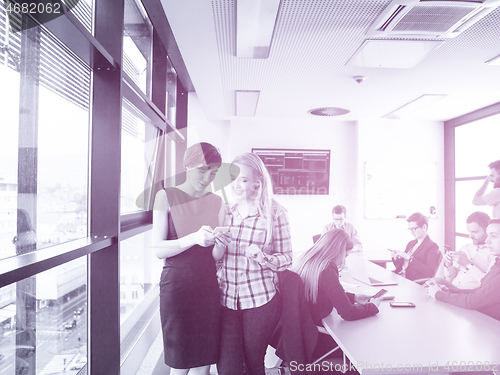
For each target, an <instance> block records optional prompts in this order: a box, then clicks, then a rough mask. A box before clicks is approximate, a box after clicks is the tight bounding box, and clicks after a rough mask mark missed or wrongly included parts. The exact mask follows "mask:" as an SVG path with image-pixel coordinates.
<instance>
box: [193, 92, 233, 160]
mask: <svg viewBox="0 0 500 375" xmlns="http://www.w3.org/2000/svg"><path fill="white" fill-rule="evenodd" d="M230 133H231V127H230V123H229V121H209V120H207V118H206V117H205V112H204V109H203V108H202V107H201V103H200V101H199V99H198V96H197V95H196V93H189V94H188V133H187V138H188V145H187V146H188V147H189V146H191V145H192V144H194V143H197V142H208V143H211V144H213V145H214V146H215V147H217V148H218V149H219V150H220V152H221V155H222V160H223V161H224V162H229V161H230V160H231V155H230V153H229V144H230V143H229V142H230Z"/></svg>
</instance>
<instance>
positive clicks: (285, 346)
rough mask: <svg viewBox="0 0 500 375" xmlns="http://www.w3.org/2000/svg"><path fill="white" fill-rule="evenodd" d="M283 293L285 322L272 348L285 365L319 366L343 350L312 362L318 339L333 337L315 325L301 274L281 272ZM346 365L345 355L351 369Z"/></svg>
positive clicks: (281, 321) (330, 351) (334, 349)
mask: <svg viewBox="0 0 500 375" xmlns="http://www.w3.org/2000/svg"><path fill="white" fill-rule="evenodd" d="M279 290H280V294H281V300H282V310H281V318H280V322H279V324H278V326H277V327H276V330H275V332H274V334H273V337H272V339H271V343H270V344H271V346H272V347H274V348H276V355H277V356H278V357H279V358H281V359H282V361H283V362H284V363H285V364H288V363H291V362H292V361H294V362H296V363H304V364H305V363H318V362H320V361H322V360H324V359H325V358H326V357H328V356H330V355H331V354H332V353H334V352H335V351H337V350H340V348H339V346H338V345H335V347H332V348H330V350H329V351H328V352H327V353H326V354H324V355H323V356H321V358H317V359H315V358H312V356H313V353H314V349H315V348H316V343H317V341H318V335H320V334H326V335H328V336H329V337H330V335H329V333H328V332H327V331H326V330H325V328H324V327H318V326H316V324H314V322H313V319H312V316H311V311H310V310H309V306H308V304H307V301H306V299H305V297H304V285H303V283H302V280H301V278H300V276H299V275H298V274H296V273H295V272H292V271H289V270H286V271H283V272H280V273H279ZM342 354H343V353H342ZM345 363H346V358H345V355H343V364H344V366H343V367H342V368H343V369H345V368H347V366H345ZM297 373H301V372H297Z"/></svg>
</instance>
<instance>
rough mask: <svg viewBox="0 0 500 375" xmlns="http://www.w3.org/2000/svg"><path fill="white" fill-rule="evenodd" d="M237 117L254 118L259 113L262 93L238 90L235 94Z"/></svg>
mask: <svg viewBox="0 0 500 375" xmlns="http://www.w3.org/2000/svg"><path fill="white" fill-rule="evenodd" d="M235 94H236V98H235V110H234V112H235V115H236V116H239V117H253V116H255V112H256V111H257V104H258V102H259V95H260V91H258V90H237V91H236V92H235Z"/></svg>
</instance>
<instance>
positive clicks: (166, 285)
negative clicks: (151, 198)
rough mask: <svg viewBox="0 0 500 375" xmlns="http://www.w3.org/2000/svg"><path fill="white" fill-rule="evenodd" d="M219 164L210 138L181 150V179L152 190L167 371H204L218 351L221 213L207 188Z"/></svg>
mask: <svg viewBox="0 0 500 375" xmlns="http://www.w3.org/2000/svg"><path fill="white" fill-rule="evenodd" d="M221 163H222V159H221V156H220V153H219V151H218V150H217V149H216V148H215V147H214V146H212V145H211V144H209V143H197V144H195V145H193V146H191V147H189V148H188V149H187V150H186V153H185V155H184V167H185V169H186V181H185V182H184V183H182V184H181V185H179V186H177V187H170V188H166V189H164V190H160V191H159V192H158V193H157V194H156V198H155V206H154V211H153V247H154V249H155V253H156V256H157V257H158V258H160V259H164V262H165V263H164V267H163V271H162V274H161V280H160V317H161V324H162V330H163V345H164V354H165V363H166V364H167V365H168V366H170V367H171V370H170V374H171V375H180V374H188V373H189V374H202V375H207V374H208V373H209V368H210V365H211V364H213V363H215V362H216V361H217V359H218V356H219V331H220V308H221V307H220V298H219V289H218V284H217V275H216V267H215V261H214V258H213V255H212V250H213V246H214V244H215V243H216V242H218V243H221V244H222V245H226V244H227V243H228V237H226V235H224V234H217V235H214V234H213V233H212V232H213V228H215V227H217V226H219V225H221V224H222V223H223V222H224V218H225V207H224V205H223V202H222V199H221V198H220V197H218V196H217V195H214V194H212V193H208V192H206V189H207V187H208V185H209V184H210V183H211V182H212V180H213V179H214V177H215V175H216V173H217V170H218V169H219V167H220V165H221Z"/></svg>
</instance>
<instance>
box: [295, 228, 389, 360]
mask: <svg viewBox="0 0 500 375" xmlns="http://www.w3.org/2000/svg"><path fill="white" fill-rule="evenodd" d="M352 247H353V242H352V241H351V239H350V238H349V235H348V234H347V233H346V232H345V231H344V230H342V229H333V230H331V231H328V232H326V233H325V234H324V235H323V236H321V237H320V239H319V240H318V241H317V242H316V243H315V244H314V245H313V247H311V248H310V249H309V250H307V251H306V252H305V253H304V254H303V255H302V257H301V258H300V259H299V260H298V261H297V262H296V263H295V264H294V266H293V268H292V270H293V271H294V272H296V273H297V274H299V276H300V278H301V279H302V282H303V283H304V296H305V299H306V300H307V302H308V304H309V309H310V310H311V315H312V318H313V321H314V323H315V324H316V325H317V326H321V320H322V319H323V318H324V317H326V316H328V315H330V313H331V312H332V311H333V309H334V308H335V309H336V310H337V312H338V314H339V315H340V316H341V317H342V319H345V320H357V319H363V318H366V317H369V316H372V315H375V314H377V313H378V305H379V303H380V299H370V296H367V295H364V294H356V295H355V294H352V293H346V292H345V290H344V288H343V287H342V285H341V284H340V280H339V271H340V270H342V268H343V267H344V263H345V257H346V252H347V251H348V250H351V249H352ZM319 337H320V340H321V339H325V338H326V339H325V340H326V341H333V339H331V337H330V336H328V337H326V335H320V336H319ZM324 348H331V344H330V343H329V342H324V341H322V342H318V344H317V346H316V350H315V353H314V354H313V358H319V357H321V355H323V354H325V353H326V351H327V350H325V349H324Z"/></svg>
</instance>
